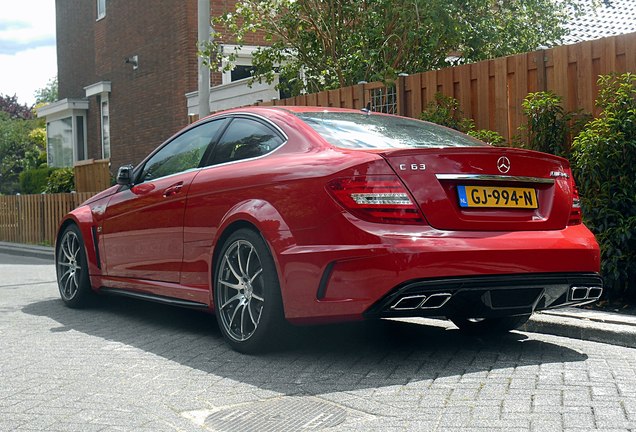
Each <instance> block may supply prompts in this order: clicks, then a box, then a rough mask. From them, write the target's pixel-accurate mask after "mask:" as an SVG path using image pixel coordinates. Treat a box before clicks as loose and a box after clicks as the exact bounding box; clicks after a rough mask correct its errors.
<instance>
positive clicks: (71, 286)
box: [55, 225, 95, 308]
mask: <svg viewBox="0 0 636 432" xmlns="http://www.w3.org/2000/svg"><path fill="white" fill-rule="evenodd" d="M55 270H56V273H57V286H58V288H59V291H60V297H62V301H64V304H65V305H66V306H68V307H70V308H82V307H86V306H89V305H90V304H91V303H92V301H93V300H94V297H95V292H94V291H93V289H92V288H91V283H90V279H89V277H88V261H87V259H86V249H85V247H84V240H82V234H81V232H80V230H79V228H78V227H77V225H69V226H67V227H66V228H65V229H64V232H63V233H62V235H61V236H60V239H59V241H58V245H57V250H56V254H55Z"/></svg>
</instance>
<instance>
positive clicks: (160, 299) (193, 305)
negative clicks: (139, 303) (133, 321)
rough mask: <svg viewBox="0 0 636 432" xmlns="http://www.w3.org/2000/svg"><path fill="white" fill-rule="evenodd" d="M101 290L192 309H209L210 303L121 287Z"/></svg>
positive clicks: (101, 289) (105, 292)
mask: <svg viewBox="0 0 636 432" xmlns="http://www.w3.org/2000/svg"><path fill="white" fill-rule="evenodd" d="M99 292H100V293H104V294H108V295H115V296H121V297H131V298H136V299H140V300H146V301H152V302H155V303H162V304H167V305H170V306H180V307H186V308H191V309H208V305H207V304H205V303H199V302H194V301H189V300H182V299H178V298H174V297H164V296H158V295H153V294H147V293H140V292H135V291H127V290H123V289H119V288H107V287H102V288H100V289H99Z"/></svg>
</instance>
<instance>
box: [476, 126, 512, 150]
mask: <svg viewBox="0 0 636 432" xmlns="http://www.w3.org/2000/svg"><path fill="white" fill-rule="evenodd" d="M466 133H467V134H468V135H470V136H471V137H473V138H477V139H478V140H480V141H483V142H485V143H488V144H490V145H494V146H495V147H505V146H507V145H508V143H507V142H506V139H505V138H504V137H502V136H501V134H500V133H499V132H495V131H491V130H489V129H479V130H476V129H472V130H469V131H468V132H466Z"/></svg>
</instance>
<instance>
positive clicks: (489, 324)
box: [450, 314, 530, 335]
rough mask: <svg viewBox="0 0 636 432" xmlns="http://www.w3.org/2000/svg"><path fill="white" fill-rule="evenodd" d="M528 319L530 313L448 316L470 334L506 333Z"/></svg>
mask: <svg viewBox="0 0 636 432" xmlns="http://www.w3.org/2000/svg"><path fill="white" fill-rule="evenodd" d="M528 319H530V314H526V315H515V316H507V317H499V318H458V317H452V318H450V320H451V321H452V322H453V324H455V325H456V326H457V327H459V329H460V330H461V331H462V332H464V333H467V334H470V335H492V334H498V333H506V332H509V331H511V330H515V329H518V328H519V327H521V326H522V325H524V324H525V323H526V322H527V321H528Z"/></svg>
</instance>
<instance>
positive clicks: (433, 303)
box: [391, 293, 452, 311]
mask: <svg viewBox="0 0 636 432" xmlns="http://www.w3.org/2000/svg"><path fill="white" fill-rule="evenodd" d="M451 297H452V294H449V293H436V294H431V295H429V296H426V295H414V296H406V297H402V298H400V299H399V300H398V301H396V302H395V303H394V304H393V305H392V306H391V309H393V310H397V311H404V310H415V309H439V308H441V307H442V306H444V305H445V304H446V302H448V301H449V300H450V298H451Z"/></svg>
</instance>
